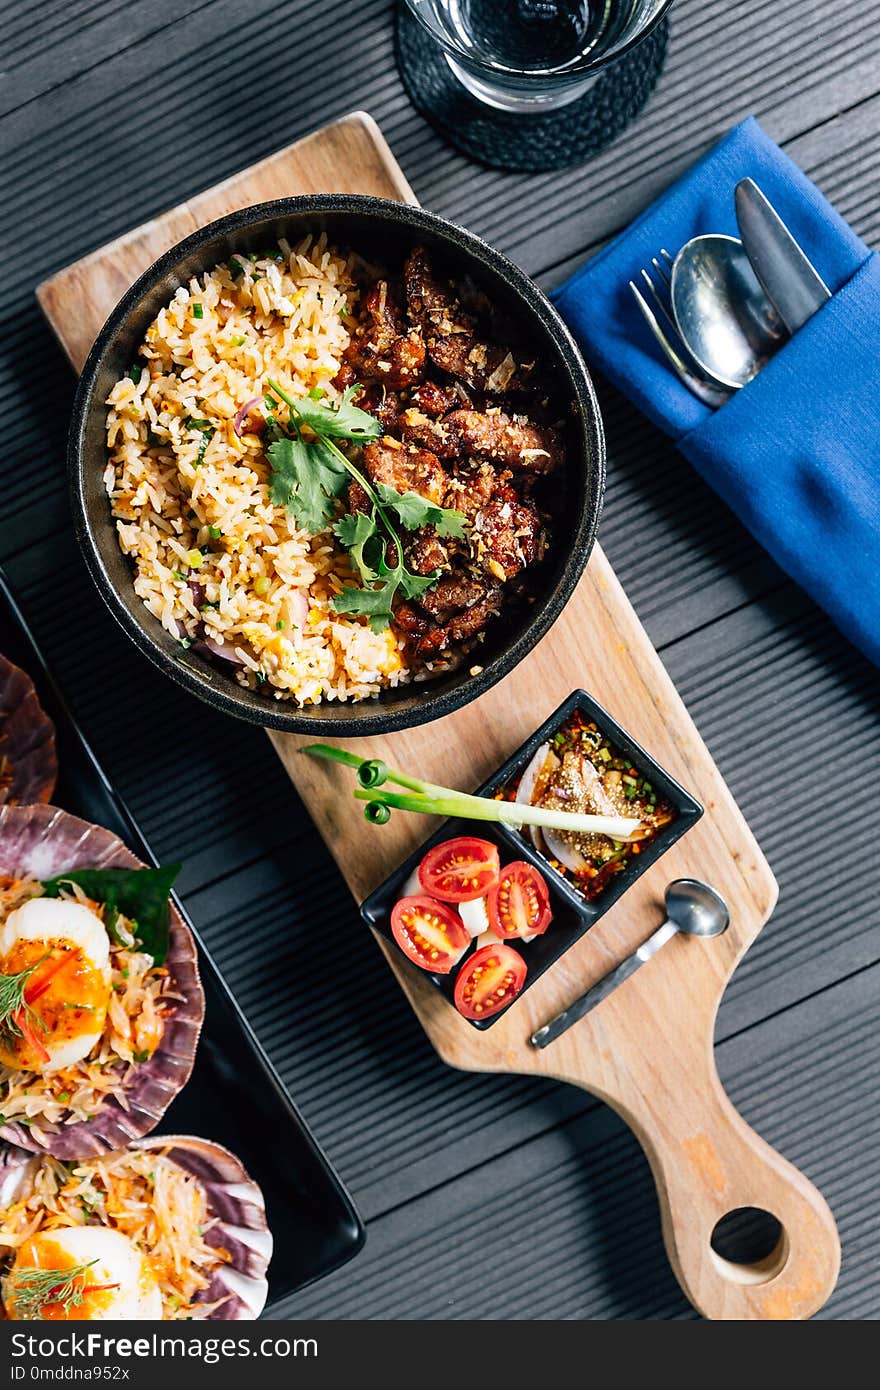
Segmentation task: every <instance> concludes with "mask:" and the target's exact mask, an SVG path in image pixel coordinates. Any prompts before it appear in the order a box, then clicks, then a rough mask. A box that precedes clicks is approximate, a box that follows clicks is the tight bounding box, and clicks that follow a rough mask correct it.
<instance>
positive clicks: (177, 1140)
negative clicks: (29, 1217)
mask: <svg viewBox="0 0 880 1390" xmlns="http://www.w3.org/2000/svg"><path fill="white" fill-rule="evenodd" d="M128 1147H129V1148H131V1149H150V1150H159V1151H161V1152H163V1153H167V1155H168V1157H169V1158H170V1159H171V1160H172V1162H174V1163H177V1164H179V1165H180V1167H181V1168H185V1169H186V1171H187V1172H188V1173H192V1175H193V1177H195V1178H197V1179H198V1181H199V1182H200V1183H201V1185H202V1187H203V1188H204V1190H205V1196H206V1198H207V1202H208V1212H209V1214H210V1216H211V1217H212V1218H214V1224H213V1225H212V1227H211V1229H210V1230H209V1231H208V1233H207V1235H206V1236H205V1240H206V1241H207V1243H208V1244H209V1245H212V1246H214V1247H215V1248H216V1249H219V1248H221V1247H222V1249H224V1250H226V1251H228V1253H229V1255H230V1256H231V1259H230V1260H229V1262H228V1263H227V1264H223V1265H221V1266H220V1267H219V1269H217V1270H216V1271H215V1272H214V1274H213V1275H212V1277H211V1282H210V1284H209V1286H208V1288H207V1289H205V1291H204V1293H203V1294H202V1297H201V1300H200V1301H201V1302H204V1303H216V1302H218V1301H220V1300H222V1303H221V1305H220V1307H219V1308H216V1309H215V1310H214V1311H213V1312H212V1313H211V1314H210V1315H209V1318H208V1319H207V1320H208V1321H217V1322H231V1321H239V1322H240V1321H244V1320H247V1319H253V1318H258V1317H259V1316H260V1313H261V1312H262V1310H263V1307H264V1306H265V1303H266V1295H267V1293H268V1290H269V1285H268V1281H267V1279H266V1271H267V1270H268V1268H269V1261H270V1259H271V1258H272V1234H271V1232H270V1230H269V1227H268V1224H267V1221H266V1204H265V1201H264V1198H263V1194H262V1192H261V1191H260V1189H259V1187H258V1186H257V1184H256V1183H255V1182H254V1181H253V1179H252V1178H251V1177H249V1175H248V1173H247V1171H246V1169H245V1168H244V1165H243V1164H242V1163H241V1161H240V1160H239V1159H238V1158H236V1156H235V1154H232V1153H230V1152H229V1150H228V1149H224V1148H223V1147H222V1145H220V1144H213V1143H211V1142H210V1141H209V1140H207V1139H199V1138H197V1137H196V1136H195V1135H189V1134H154V1135H152V1136H151V1137H150V1138H149V1139H139V1140H137V1141H135V1142H134V1143H133V1144H130V1145H129V1146H128ZM39 1162H40V1160H39V1158H38V1157H35V1156H32V1155H28V1154H24V1153H22V1152H21V1150H20V1149H16V1148H14V1147H13V1146H12V1145H11V1144H2V1143H0V1208H2V1207H5V1206H8V1205H9V1204H10V1203H11V1202H14V1201H15V1200H16V1199H17V1198H18V1197H20V1196H22V1195H23V1194H24V1192H26V1191H27V1190H28V1186H29V1184H30V1183H32V1182H33V1180H34V1177H35V1175H36V1172H37V1168H38V1165H39Z"/></svg>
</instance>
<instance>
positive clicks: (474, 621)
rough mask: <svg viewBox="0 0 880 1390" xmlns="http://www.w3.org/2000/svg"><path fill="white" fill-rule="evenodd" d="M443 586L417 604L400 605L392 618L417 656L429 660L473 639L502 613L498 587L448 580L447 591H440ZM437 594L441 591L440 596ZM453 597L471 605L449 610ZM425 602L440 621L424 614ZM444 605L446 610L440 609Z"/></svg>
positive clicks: (500, 594) (438, 586) (429, 593)
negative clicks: (437, 614) (432, 607)
mask: <svg viewBox="0 0 880 1390" xmlns="http://www.w3.org/2000/svg"><path fill="white" fill-rule="evenodd" d="M444 583H446V581H442V580H441V581H440V583H439V584H438V585H437V587H436V588H435V589H429V590H428V592H427V593H426V594H423V596H422V599H421V601H420V603H402V604H401V605H400V607H399V608H398V609H397V612H396V613H395V615H394V621H395V622H396V623H397V626H398V627H399V628H400V629H401V631H402V632H404V633H405V634H406V636H407V637H409V638H410V640H411V641H413V642H414V645H415V650H416V652H417V653H418V655H419V656H427V657H430V656H432V655H434V654H436V653H437V652H442V651H445V650H446V648H447V647H450V646H453V645H455V643H457V642H465V641H467V640H468V639H469V638H471V637H476V636H477V634H478V633H480V632H482V631H483V629H484V628H485V627H486V625H487V624H488V623H489V622H490V621H491V619H492V618H494V617H497V615H498V613H500V611H501V606H502V603H503V599H502V591H501V589H500V587H498V586H492V587H486V586H485V585H481V584H479V583H471V582H470V581H467V580H457V579H453V578H450V580H449V581H448V583H449V588H448V589H445V590H442V589H441V585H442V584H444ZM453 585H454V586H456V589H455V590H453V587H452V586H453ZM438 590H440V591H441V592H440V595H439V596H438ZM454 597H460V598H465V597H467V598H469V599H471V600H472V601H471V602H468V603H467V604H466V605H465V606H462V607H460V608H458V609H455V608H454V607H452V600H453V598H454ZM426 600H429V601H431V602H432V604H433V605H434V607H435V608H436V609H437V612H438V613H439V614H441V620H440V621H438V620H437V619H435V618H434V617H433V616H432V615H431V614H429V613H427V612H426V611H425V601H426ZM444 601H445V605H446V606H441V605H442V604H443V603H444Z"/></svg>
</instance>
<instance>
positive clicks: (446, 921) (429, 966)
mask: <svg viewBox="0 0 880 1390" xmlns="http://www.w3.org/2000/svg"><path fill="white" fill-rule="evenodd" d="M391 930H392V932H393V934H394V940H395V941H396V942H397V944H398V946H399V947H400V949H401V951H403V952H404V954H405V955H407V956H409V958H410V960H411V961H412V962H413V963H414V964H415V965H419V966H421V968H422V970H430V971H432V972H434V973H435V974H437V975H448V974H449V972H450V970H451V969H452V967H453V965H455V963H456V961H457V960H459V959H460V957H461V954H462V952H463V951H465V950H467V948H468V946H469V945H470V944H471V939H470V936H469V935H468V932H467V929H466V927H465V925H464V923H463V922H462V920H461V918H460V917H459V915H458V913H457V912H453V910H452V908H451V907H448V906H447V905H446V903H441V902H438V901H437V899H436V898H429V897H427V896H423V897H415V898H401V899H400V900H399V901H398V902H396V903H395V904H394V907H393V908H392V911H391Z"/></svg>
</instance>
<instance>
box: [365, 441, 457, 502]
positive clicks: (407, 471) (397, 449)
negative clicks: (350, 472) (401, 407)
mask: <svg viewBox="0 0 880 1390" xmlns="http://www.w3.org/2000/svg"><path fill="white" fill-rule="evenodd" d="M364 467H365V468H366V470H367V472H368V473H369V475H370V477H371V478H372V480H373V482H374V483H388V484H389V486H390V487H393V488H396V489H397V491H398V492H417V493H418V494H419V496H420V497H425V498H427V500H428V501H429V502H434V503H435V504H436V505H437V506H442V505H443V498H444V497H445V496H446V490H447V488H448V486H449V478H448V477H447V474H446V470H445V468H444V467H443V465H442V464H441V462H440V460H439V459H438V457H437V455H436V454H432V453H431V451H430V450H429V449H420V448H418V446H417V445H415V444H401V442H400V440H399V439H392V438H391V437H390V436H389V435H384V436H383V437H382V438H381V439H373V440H371V441H370V443H369V444H366V445H364Z"/></svg>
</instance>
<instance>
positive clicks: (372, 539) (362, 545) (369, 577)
mask: <svg viewBox="0 0 880 1390" xmlns="http://www.w3.org/2000/svg"><path fill="white" fill-rule="evenodd" d="M333 534H334V535H335V536H336V538H337V539H338V540H339V541H341V542H342V544H343V545H344V546H345V548H346V549H347V550H348V551H349V552H350V553H351V558H352V559H353V560H354V562H355V564H356V565H357V568H358V573H359V574H360V577H361V579H362V580H363V582H364V583H365V584H372V583H373V581H374V580H376V579H378V578H379V571H378V568H377V565H378V560H379V558H380V557H381V555H382V549H383V542H382V539H381V537H380V536H379V534H378V529H377V527H376V522H375V519H374V518H373V517H372V516H369V515H368V514H367V513H366V512H353V513H351V514H350V515H348V516H343V517H341V518H340V520H339V521H337V523H336V525H335V526H334V527H333ZM368 548H369V552H370V553H369V554H368V553H367V550H368ZM377 552H378V553H377Z"/></svg>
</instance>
